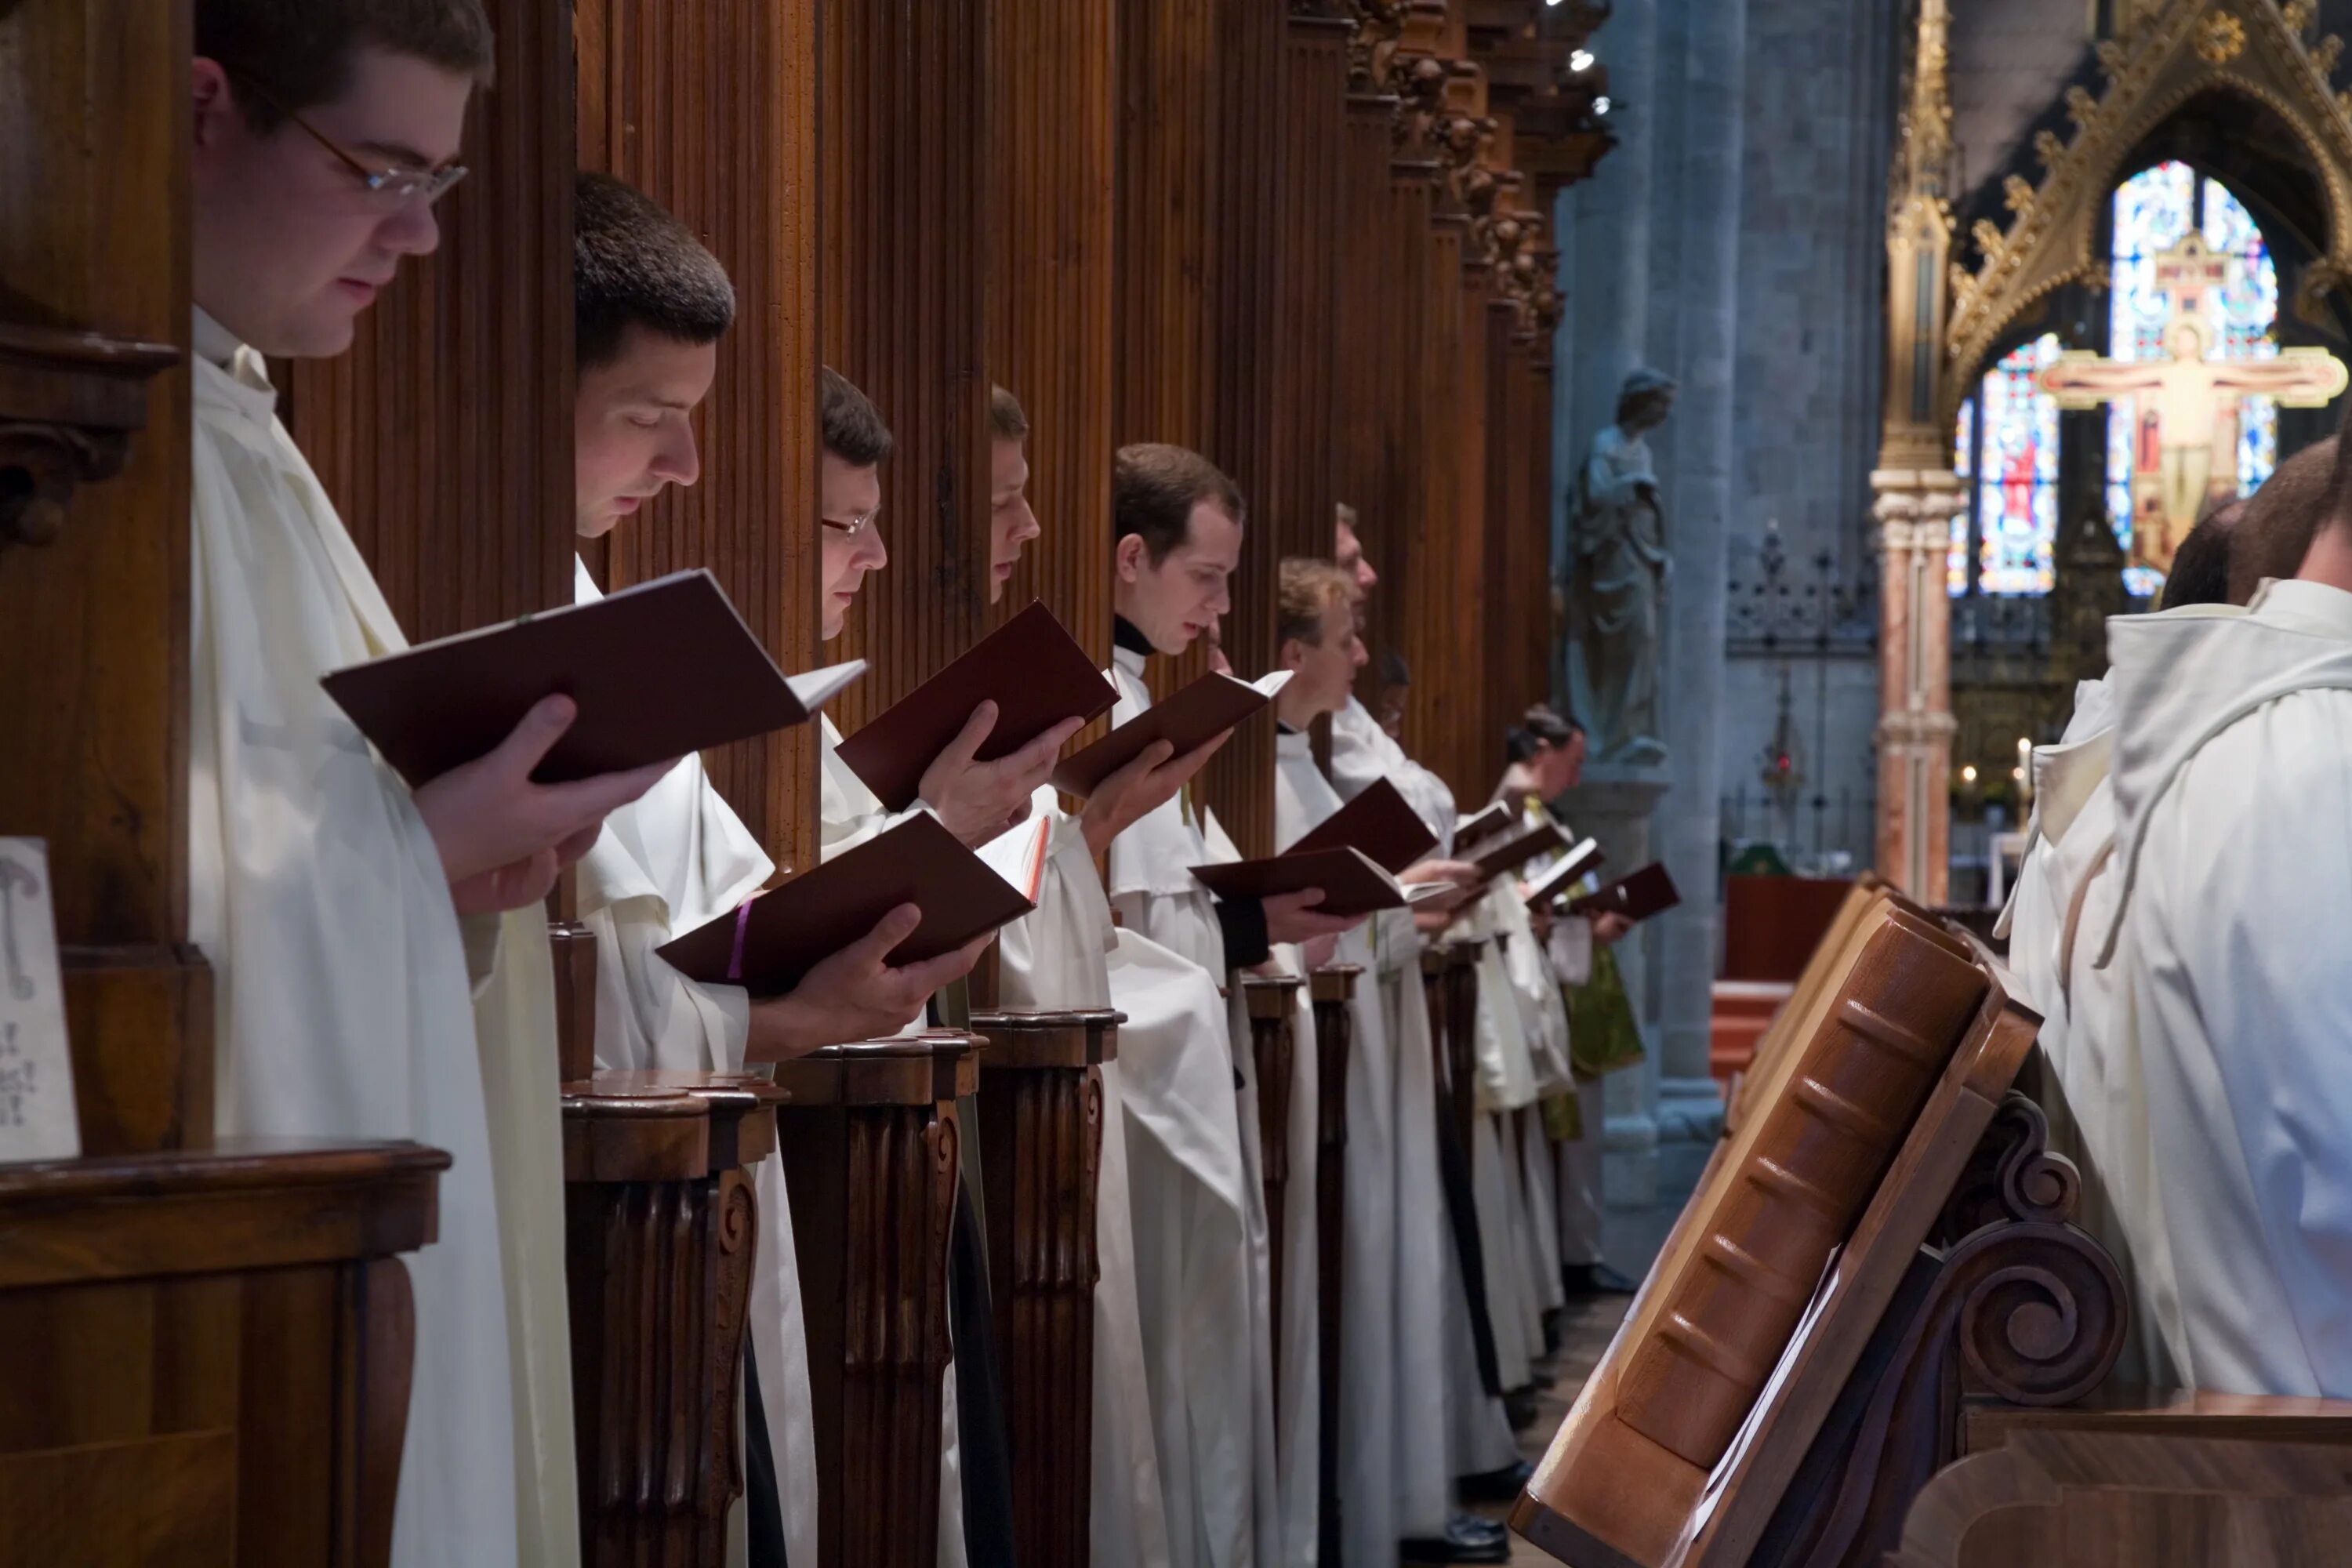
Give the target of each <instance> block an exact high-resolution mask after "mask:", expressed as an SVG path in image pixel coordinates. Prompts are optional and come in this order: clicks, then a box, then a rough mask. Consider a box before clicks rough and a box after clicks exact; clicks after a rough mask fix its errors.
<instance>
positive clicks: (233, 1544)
mask: <svg viewBox="0 0 2352 1568" xmlns="http://www.w3.org/2000/svg"><path fill="white" fill-rule="evenodd" d="M448 1163H449V1160H448V1156H447V1155H446V1154H443V1153H441V1152H438V1151H436V1150H431V1149H425V1148H420V1147H418V1146H417V1145H415V1144H410V1143H393V1144H366V1143H351V1144H344V1145H339V1146H330V1147H325V1148H317V1149H297V1148H292V1147H289V1146H284V1145H273V1144H268V1143H247V1144H239V1145H236V1146H234V1147H224V1148H221V1149H216V1150H212V1151H205V1152H179V1153H163V1154H148V1155H136V1156H122V1157H118V1158H112V1159H92V1160H77V1161H62V1162H57V1163H46V1164H25V1165H14V1166H7V1167H0V1341H5V1343H6V1344H7V1345H8V1347H9V1368H10V1376H11V1381H12V1392H11V1395H10V1397H9V1398H8V1399H7V1400H5V1401H0V1564H7V1565H8V1568H16V1565H18V1564H23V1565H26V1568H31V1565H34V1564H39V1565H40V1568H59V1565H75V1564H90V1565H92V1568H96V1565H99V1564H111V1563H126V1562H158V1563H164V1562H168V1563H221V1564H229V1563H239V1564H244V1563H257V1564H259V1563H266V1564H287V1565H289V1568H290V1565H292V1564H297V1563H301V1564H312V1563H333V1564H383V1563H389V1562H390V1560H391V1554H392V1509H393V1497H394V1489H395V1488H396V1485H397V1479H398V1475H399V1469H400V1457H401V1443H402V1439H403V1436H404V1432H405V1427H406V1413H407V1406H408V1382H409V1371H410V1367H411V1364H412V1361H413V1357H414V1352H415V1317H414V1309H413V1304H412V1300H411V1297H410V1293H409V1288H408V1277H407V1274H406V1271H405V1270H404V1268H403V1266H402V1265H401V1263H400V1261H399V1259H398V1258H397V1256H396V1255H397V1254H398V1253H401V1252H404V1251H413V1250H415V1248H416V1247H422V1246H425V1245H426V1244H427V1243H429V1242H430V1241H431V1240H432V1239H433V1237H434V1231H435V1187H436V1181H437V1179H438V1176H439V1173H441V1172H442V1171H444V1170H446V1169H447V1167H448Z"/></svg>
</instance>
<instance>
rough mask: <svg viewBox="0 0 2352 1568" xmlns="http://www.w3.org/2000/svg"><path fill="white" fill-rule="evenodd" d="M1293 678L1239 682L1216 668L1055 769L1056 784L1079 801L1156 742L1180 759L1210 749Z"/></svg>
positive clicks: (1285, 674) (1282, 672)
mask: <svg viewBox="0 0 2352 1568" xmlns="http://www.w3.org/2000/svg"><path fill="white" fill-rule="evenodd" d="M1289 679H1290V671H1288V670H1286V669H1279V670H1276V671H1275V672H1274V673H1273V674H1272V675H1266V676H1261V677H1259V678H1258V679H1256V680H1255V681H1249V680H1236V679H1234V677H1232V676H1230V675H1219V674H1217V673H1216V672H1214V671H1211V672H1210V673H1209V674H1207V675H1204V676H1202V677H1201V679H1198V680H1196V681H1193V682H1192V684H1191V685H1190V686H1187V687H1185V688H1184V689H1183V690H1181V691H1179V692H1177V693H1176V694H1175V695H1173V696H1171V697H1170V698H1169V699H1168V700H1167V701H1165V702H1155V703H1153V704H1152V705H1151V706H1150V708H1147V709H1145V710H1143V711H1142V712H1140V713H1139V714H1137V715H1136V716H1135V717H1134V718H1132V719H1129V721H1127V722H1126V723H1124V724H1121V725H1120V726H1119V727H1118V729H1116V730H1113V731H1111V732H1110V733H1109V734H1108V735H1105V736H1103V737H1102V738H1101V739H1100V740H1097V741H1096V742H1094V743H1093V744H1091V745H1088V746H1083V747H1081V748H1079V749H1078V750H1077V751H1075V752H1071V753H1070V754H1069V755H1068V756H1066V757H1064V758H1063V759H1062V763H1061V765H1060V766H1059V767H1057V768H1055V770H1054V777H1053V784H1054V787H1055V789H1057V790H1060V791H1061V792H1062V793H1063V794H1065V795H1076V796H1078V797H1079V798H1080V799H1082V800H1083V799H1084V798H1086V797H1087V795H1092V794H1094V792H1095V791H1096V790H1097V789H1099V788H1101V787H1102V782H1103V780H1105V779H1107V778H1108V777H1110V775H1111V774H1113V773H1117V772H1118V770H1119V769H1121V768H1123V767H1125V766H1127V764H1128V763H1131V762H1133V761H1135V759H1136V758H1138V757H1139V756H1141V755H1143V753H1144V752H1145V751H1146V750H1147V749H1149V748H1150V745H1151V743H1152V742H1154V741H1165V742H1168V743H1169V744H1170V745H1171V746H1173V747H1175V748H1176V749H1175V751H1174V752H1172V753H1171V755H1173V756H1179V757H1181V756H1182V755H1184V754H1185V753H1186V752H1191V751H1193V750H1195V749H1197V748H1199V747H1201V746H1205V745H1207V744H1208V743H1209V742H1211V741H1213V740H1215V739H1216V738H1217V737H1218V736H1220V735H1222V734H1223V733H1224V732H1225V731H1228V730H1230V729H1232V728H1233V727H1234V725H1236V724H1238V723H1240V722H1241V721H1243V720H1244V719H1246V718H1248V717H1249V716H1250V715H1251V714H1253V713H1255V712H1257V711H1258V710H1260V709H1263V708H1264V707H1265V705H1266V704H1267V703H1269V702H1271V701H1273V700H1274V696H1275V693H1276V692H1277V691H1280V690H1281V689H1283V687H1284V686H1285V685H1286V684H1287V683H1288V681H1289Z"/></svg>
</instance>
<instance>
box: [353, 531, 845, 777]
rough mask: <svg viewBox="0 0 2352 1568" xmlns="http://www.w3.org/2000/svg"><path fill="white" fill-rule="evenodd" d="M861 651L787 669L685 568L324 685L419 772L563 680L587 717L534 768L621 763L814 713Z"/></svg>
mask: <svg viewBox="0 0 2352 1568" xmlns="http://www.w3.org/2000/svg"><path fill="white" fill-rule="evenodd" d="M865 672H866V664H865V661H864V660H862V659H853V660H851V661H850V662H849V663H847V664H836V665H833V666H830V667H828V668H824V669H817V670H812V671H810V672H809V673H808V674H806V675H798V676H787V675H785V674H784V672H783V671H782V670H780V669H778V668H776V662H775V660H773V659H772V658H769V657H768V652H767V649H765V648H763V647H761V646H760V639H759V638H758V637H754V636H753V635H752V633H751V627H749V626H745V625H744V624H743V617H742V616H740V615H738V614H736V612H735V606H734V605H732V604H731V603H730V602H729V600H728V597H727V594H726V590H724V589H722V588H720V587H719V580H718V579H717V578H715V577H713V576H711V574H709V572H707V571H703V570H700V569H697V570H695V571H691V572H674V573H672V574H670V575H668V576H667V577H656V578H655V579H654V580H653V581H652V582H650V583H639V584H635V585H634V586H631V587H627V588H623V589H620V590H618V591H616V592H614V593H611V594H607V595H604V597H603V598H601V599H598V600H595V601H593V602H592V603H589V604H585V605H563V606H562V608H560V609H553V610H545V611H541V613H539V614H537V615H530V616H523V617H522V618H521V619H520V620H517V621H509V622H508V623H507V624H505V625H504V626H485V627H482V628H481V629H479V630H477V631H470V632H461V633H459V634H458V635H457V636H456V637H443V638H441V639H440V640H439V641H437V642H429V643H425V644H421V645H420V646H418V647H412V648H407V649H405V650H404V651H402V652H400V653H395V654H387V655H386V656H385V657H383V658H376V659H370V660H369V661H368V662H367V663H365V664H358V665H352V667H350V668H346V669H339V670H336V671H334V672H333V673H331V674H330V675H328V676H326V677H325V678H323V679H321V680H320V683H319V684H320V685H321V686H323V687H325V688H326V689H327V695H328V696H330V697H331V698H333V699H334V700H335V701H336V703H337V704H338V705H339V706H340V707H341V709H342V710H343V711H344V712H345V713H347V714H349V715H351V720H352V723H354V724H356V725H358V726H359V730H360V733H362V735H365V736H366V737H367V738H368V739H369V740H370V741H372V742H374V743H375V748H376V750H377V751H379V752H383V760H384V761H385V762H387V763H391V764H392V765H393V767H394V769H395V770H396V771H397V772H398V773H400V776H401V777H403V778H404V779H406V780H407V781H408V782H409V784H411V785H418V784H426V783H428V782H430V781H431V780H433V779H436V778H438V777H439V776H440V775H441V774H443V773H447V772H448V771H449V770H450V769H451V768H454V767H458V766H460V765H462V764H464V763H470V762H472V761H473V760H474V759H475V758H477V757H479V756H482V755H485V754H486V753H488V752H491V751H494V750H496V749H497V747H498V745H499V742H501V741H504V740H505V739H506V738H507V736H508V735H509V734H511V733H512V732H513V731H514V727H515V725H516V724H518V723H520V721H521V720H522V716H523V715H524V714H525V713H527V712H529V711H530V708H531V705H532V704H533V703H536V702H537V701H539V700H540V699H541V698H543V697H548V696H551V695H553V694H555V693H557V692H562V694H564V695H565V696H567V697H570V698H571V699H572V701H574V702H575V703H577V704H578V705H579V710H580V712H579V717H578V718H577V719H575V720H574V721H572V728H571V729H570V730H568V731H564V734H563V738H562V740H560V741H558V742H556V743H555V748H554V749H553V750H552V751H551V752H548V753H547V758H546V760H545V761H544V762H542V763H540V765H539V768H538V771H537V772H536V773H533V774H532V776H533V777H534V778H536V779H537V780H538V781H539V782H540V783H541V784H562V783H563V782H564V781H565V780H568V779H581V778H588V777H591V776H593V775H594V774H597V773H620V772H623V771H625V770H626V769H629V768H636V767H643V766H644V765H645V764H646V763H658V762H661V761H664V760H665V759H667V758H670V757H682V756H685V755H687V754H688V752H699V751H705V750H708V749H709V748H710V747H712V746H723V745H725V744H727V743H728V742H730V741H740V740H743V739H745V738H747V737H749V736H752V735H764V734H766V733H767V732H768V731H771V730H781V729H782V728H784V727H785V726H786V725H789V724H799V723H804V722H806V721H807V720H808V719H809V718H810V717H811V716H812V715H814V713H815V712H816V710H818V709H819V708H822V707H823V706H824V704H825V703H826V702H828V701H830V700H832V699H833V698H834V697H835V695H836V694H837V693H838V692H840V690H841V689H843V688H844V687H845V686H847V685H848V684H849V683H850V682H851V681H853V680H856V679H857V678H858V677H859V676H860V675H863V674H864V673H865Z"/></svg>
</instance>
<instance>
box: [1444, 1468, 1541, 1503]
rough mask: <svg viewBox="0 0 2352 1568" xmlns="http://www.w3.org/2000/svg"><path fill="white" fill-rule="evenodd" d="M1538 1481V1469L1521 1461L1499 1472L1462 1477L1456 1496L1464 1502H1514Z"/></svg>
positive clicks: (1458, 1483)
mask: <svg viewBox="0 0 2352 1568" xmlns="http://www.w3.org/2000/svg"><path fill="white" fill-rule="evenodd" d="M1533 1479H1536V1468H1535V1467H1534V1466H1533V1465H1530V1464H1529V1463H1528V1462H1527V1461H1526V1460H1525V1459H1521V1460H1520V1461H1519V1462H1518V1463H1517V1464H1516V1465H1505V1466H1504V1467H1503V1468H1501V1469H1499V1470H1484V1471H1481V1472H1480V1473H1479V1474H1477V1475H1475V1476H1462V1477H1459V1478H1457V1479H1455V1481H1454V1496H1455V1497H1456V1498H1459V1499H1460V1500H1462V1501H1464V1502H1514V1501H1517V1499H1518V1495H1519V1493H1520V1492H1521V1491H1522V1490H1524V1489H1526V1487H1527V1484H1528V1482H1529V1481H1531V1480H1533Z"/></svg>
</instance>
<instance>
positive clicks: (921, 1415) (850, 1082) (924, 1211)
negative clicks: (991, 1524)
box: [775, 1033, 983, 1568]
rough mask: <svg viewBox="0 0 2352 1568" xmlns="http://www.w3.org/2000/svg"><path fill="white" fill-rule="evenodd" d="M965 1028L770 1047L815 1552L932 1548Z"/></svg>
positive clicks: (926, 1554) (972, 1082)
mask: <svg viewBox="0 0 2352 1568" xmlns="http://www.w3.org/2000/svg"><path fill="white" fill-rule="evenodd" d="M982 1044H983V1042H982V1040H981V1039H980V1038H979V1037H975V1036H971V1035H961V1034H949V1033H933V1034H927V1035H922V1036H917V1037H909V1038H907V1039H899V1040H887V1041H876V1042H872V1043H869V1044H865V1045H856V1046H833V1047H826V1048H825V1049H824V1050H821V1051H816V1052H814V1053H812V1054H811V1055H809V1056H806V1057H803V1058H798V1059H796V1060H793V1061H789V1062H783V1063H780V1064H778V1066H777V1068H776V1078H775V1081H776V1084H777V1087H779V1088H780V1089H783V1090H784V1091H785V1092H786V1093H787V1094H789V1095H790V1096H791V1099H790V1100H789V1101H787V1103H786V1104H785V1105H784V1106H783V1107H782V1109H781V1110H779V1112H778V1114H777V1118H776V1131H777V1140H778V1147H779V1150H780V1154H781V1158H782V1160H783V1162H784V1172H785V1179H786V1186H787V1190H788V1191H789V1192H790V1194H791V1201H792V1205H793V1238H794V1241H795V1244H796V1246H797V1247H798V1250H799V1254H800V1257H799V1262H800V1282H801V1300H802V1310H803V1313H804V1314H805V1321H806V1325H807V1331H808V1352H809V1371H810V1394H811V1399H812V1402H813V1403H812V1408H811V1412H810V1415H811V1419H812V1421H813V1422H814V1426H815V1429H816V1447H817V1490H818V1503H817V1518H818V1531H819V1535H818V1554H819V1563H820V1564H821V1568H852V1565H859V1568H862V1565H863V1564H866V1563H910V1564H921V1563H929V1562H931V1561H932V1560H933V1554H934V1553H935V1552H937V1550H938V1535H939V1521H940V1398H941V1392H942V1388H941V1380H942V1377H943V1375H944V1374H945V1373H946V1371H947V1366H948V1361H949V1358H950V1347H949V1340H948V1316H947V1270H948V1237H949V1226H950V1223H951V1220H952V1216H953V1214H954V1210H955V1195H956V1172H957V1166H958V1163H959V1159H960V1140H961V1130H960V1129H959V1127H958V1124H957V1120H956V1109H955V1101H956V1100H957V1099H958V1097H959V1096H961V1095H966V1094H970V1093H972V1092H973V1091H974V1090H975V1089H976V1088H977V1087H978V1072H977V1068H976V1059H975V1052H976V1050H977V1049H978V1048H979V1047H981V1046H982Z"/></svg>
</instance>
